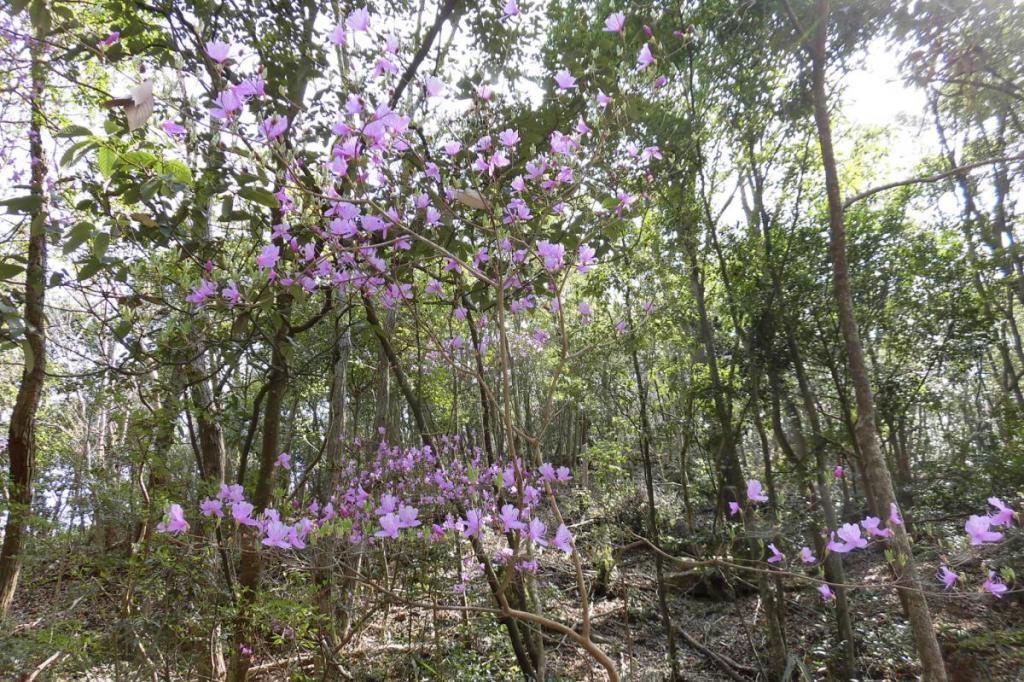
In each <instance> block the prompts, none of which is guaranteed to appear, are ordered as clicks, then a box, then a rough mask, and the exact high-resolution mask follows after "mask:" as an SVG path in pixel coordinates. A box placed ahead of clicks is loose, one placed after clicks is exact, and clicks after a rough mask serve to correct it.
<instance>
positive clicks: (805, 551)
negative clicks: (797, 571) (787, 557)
mask: <svg viewBox="0 0 1024 682" xmlns="http://www.w3.org/2000/svg"><path fill="white" fill-rule="evenodd" d="M817 560H818V558H817V557H816V556H814V552H812V551H811V548H810V547H806V546H805V547H801V548H800V561H802V562H804V563H805V564H813V563H814V562H815V561H817Z"/></svg>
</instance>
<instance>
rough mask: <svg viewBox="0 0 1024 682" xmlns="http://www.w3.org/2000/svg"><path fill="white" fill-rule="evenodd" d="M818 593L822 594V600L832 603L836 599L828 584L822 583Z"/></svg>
mask: <svg viewBox="0 0 1024 682" xmlns="http://www.w3.org/2000/svg"><path fill="white" fill-rule="evenodd" d="M818 592H820V593H821V598H822V599H824V600H825V601H832V600H833V599H835V598H836V595H835V593H833V592H832V588H831V587H829V586H828V585H827V584H826V583H822V584H821V585H819V586H818Z"/></svg>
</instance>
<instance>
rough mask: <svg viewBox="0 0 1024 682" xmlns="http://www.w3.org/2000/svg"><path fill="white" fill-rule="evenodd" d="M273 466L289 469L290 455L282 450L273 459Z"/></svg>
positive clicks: (290, 466)
mask: <svg viewBox="0 0 1024 682" xmlns="http://www.w3.org/2000/svg"><path fill="white" fill-rule="evenodd" d="M274 466H277V467H281V468H282V469H291V468H292V456H291V455H289V454H288V453H287V452H282V453H281V454H280V455H278V456H277V459H276V460H274Z"/></svg>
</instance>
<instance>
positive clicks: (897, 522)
mask: <svg viewBox="0 0 1024 682" xmlns="http://www.w3.org/2000/svg"><path fill="white" fill-rule="evenodd" d="M889 523H890V524H892V525H894V526H902V525H903V517H902V516H900V508H899V507H897V506H896V503H895V502H891V503H890V504H889Z"/></svg>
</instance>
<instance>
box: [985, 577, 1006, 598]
mask: <svg viewBox="0 0 1024 682" xmlns="http://www.w3.org/2000/svg"><path fill="white" fill-rule="evenodd" d="M982 587H983V588H985V591H986V592H989V593H991V594H992V595H994V596H995V597H996V598H997V599H1002V598H1003V593H1005V592H1006V590H1007V589H1008V588H1007V587H1006V585H1005V584H1004V583H1003V582H1002V581H1001V580H999V579H998V578H997V577H996V572H995V571H989V572H988V580H986V581H985V584H984V585H982Z"/></svg>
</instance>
